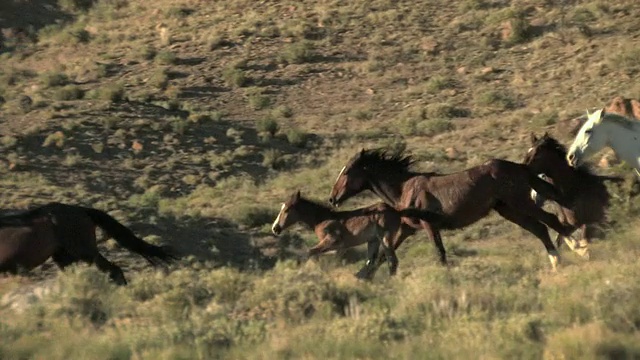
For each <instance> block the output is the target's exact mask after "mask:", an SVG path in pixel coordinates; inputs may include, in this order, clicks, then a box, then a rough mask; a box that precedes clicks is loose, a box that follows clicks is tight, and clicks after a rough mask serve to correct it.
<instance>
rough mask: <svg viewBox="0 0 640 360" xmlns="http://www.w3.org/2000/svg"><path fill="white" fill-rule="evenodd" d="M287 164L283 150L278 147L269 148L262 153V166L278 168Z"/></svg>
mask: <svg viewBox="0 0 640 360" xmlns="http://www.w3.org/2000/svg"><path fill="white" fill-rule="evenodd" d="M284 164H285V161H284V158H283V156H282V152H281V151H280V150H278V149H267V150H265V151H264V152H263V153H262V166H266V167H268V168H271V169H274V170H278V169H281V168H282V167H283V166H284Z"/></svg>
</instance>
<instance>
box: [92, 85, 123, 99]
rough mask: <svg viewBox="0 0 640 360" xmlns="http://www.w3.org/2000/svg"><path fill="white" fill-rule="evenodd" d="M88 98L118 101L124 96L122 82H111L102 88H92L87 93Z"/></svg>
mask: <svg viewBox="0 0 640 360" xmlns="http://www.w3.org/2000/svg"><path fill="white" fill-rule="evenodd" d="M87 97H88V98H90V99H99V100H108V101H111V102H120V101H122V100H124V98H125V91H124V86H122V84H117V83H116V84H111V85H107V86H105V87H102V88H98V89H93V90H91V91H89V92H88V93H87Z"/></svg>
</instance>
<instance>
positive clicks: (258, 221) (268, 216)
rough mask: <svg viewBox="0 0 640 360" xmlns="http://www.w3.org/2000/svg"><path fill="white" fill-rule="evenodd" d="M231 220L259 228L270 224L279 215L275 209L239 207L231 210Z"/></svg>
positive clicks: (251, 206) (249, 206) (250, 206)
mask: <svg viewBox="0 0 640 360" xmlns="http://www.w3.org/2000/svg"><path fill="white" fill-rule="evenodd" d="M230 215H231V219H232V220H233V221H234V222H236V223H238V224H242V225H245V226H248V227H259V226H262V225H264V224H269V223H271V222H272V221H273V219H275V218H276V216H277V215H278V214H276V213H275V212H274V210H273V209H271V208H269V207H264V206H255V205H239V206H236V207H234V208H233V210H231V213H230Z"/></svg>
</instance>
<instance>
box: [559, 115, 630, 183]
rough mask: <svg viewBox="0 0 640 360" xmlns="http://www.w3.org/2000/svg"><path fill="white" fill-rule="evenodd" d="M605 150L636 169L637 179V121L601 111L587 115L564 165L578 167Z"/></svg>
mask: <svg viewBox="0 0 640 360" xmlns="http://www.w3.org/2000/svg"><path fill="white" fill-rule="evenodd" d="M605 147H610V148H611V149H613V151H614V152H615V153H616V156H617V157H618V158H619V159H621V160H624V161H625V162H626V163H627V164H629V165H631V166H633V167H634V168H635V169H636V174H638V175H639V176H640V121H637V120H634V119H629V118H627V117H624V116H622V115H618V114H614V113H606V112H605V110H604V109H600V110H598V111H596V112H594V113H589V112H587V121H586V122H585V123H584V124H583V125H582V127H581V128H580V131H578V134H577V135H576V138H575V139H574V140H573V144H571V147H570V148H569V151H568V152H567V162H568V163H569V165H571V166H573V167H578V166H580V165H582V163H583V162H584V161H585V160H586V159H587V158H589V157H591V156H593V155H594V154H595V153H597V152H598V151H600V150H602V149H603V148H605Z"/></svg>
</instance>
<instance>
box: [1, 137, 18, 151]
mask: <svg viewBox="0 0 640 360" xmlns="http://www.w3.org/2000/svg"><path fill="white" fill-rule="evenodd" d="M0 144H2V146H3V147H4V148H12V147H14V146H16V144H18V138H16V137H15V136H9V135H5V136H3V137H1V138H0Z"/></svg>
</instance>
